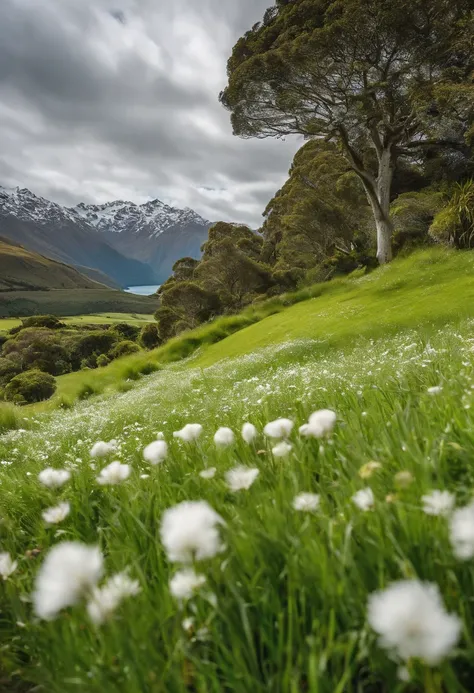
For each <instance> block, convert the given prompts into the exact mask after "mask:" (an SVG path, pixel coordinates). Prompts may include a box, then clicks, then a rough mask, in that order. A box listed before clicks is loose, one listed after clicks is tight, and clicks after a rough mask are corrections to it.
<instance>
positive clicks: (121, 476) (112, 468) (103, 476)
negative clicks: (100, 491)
mask: <svg viewBox="0 0 474 693" xmlns="http://www.w3.org/2000/svg"><path fill="white" fill-rule="evenodd" d="M131 471H132V469H131V467H130V465H129V464H121V463H120V462H111V463H110V464H109V465H107V467H104V468H103V469H102V470H101V472H100V475H99V476H98V477H97V483H98V484H102V486H106V485H114V484H120V483H121V482H122V481H125V479H128V477H129V476H130V473H131Z"/></svg>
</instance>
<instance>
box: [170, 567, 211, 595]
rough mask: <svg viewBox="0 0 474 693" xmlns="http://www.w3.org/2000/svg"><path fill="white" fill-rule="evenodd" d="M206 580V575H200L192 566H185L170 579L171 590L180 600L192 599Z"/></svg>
mask: <svg viewBox="0 0 474 693" xmlns="http://www.w3.org/2000/svg"><path fill="white" fill-rule="evenodd" d="M205 582H206V578H205V577H204V575H198V574H197V573H196V572H195V571H194V570H193V569H192V568H184V569H183V570H179V571H178V572H177V573H175V574H174V575H173V577H172V578H171V580H170V592H171V594H172V595H173V597H175V599H178V600H180V601H184V600H187V599H191V598H192V597H193V596H194V593H195V592H197V591H198V590H199V589H200V588H201V587H202V586H203V585H204V583H205Z"/></svg>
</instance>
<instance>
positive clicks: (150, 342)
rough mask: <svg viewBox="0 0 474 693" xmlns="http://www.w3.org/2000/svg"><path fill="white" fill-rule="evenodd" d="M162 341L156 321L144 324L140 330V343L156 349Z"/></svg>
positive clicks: (146, 347)
mask: <svg viewBox="0 0 474 693" xmlns="http://www.w3.org/2000/svg"><path fill="white" fill-rule="evenodd" d="M160 343H161V339H160V333H159V331H158V325H157V324H156V323H154V322H150V323H148V325H144V326H143V327H142V330H141V332H140V344H141V345H142V347H144V348H145V349H154V348H155V347H157V346H158V345H159V344H160Z"/></svg>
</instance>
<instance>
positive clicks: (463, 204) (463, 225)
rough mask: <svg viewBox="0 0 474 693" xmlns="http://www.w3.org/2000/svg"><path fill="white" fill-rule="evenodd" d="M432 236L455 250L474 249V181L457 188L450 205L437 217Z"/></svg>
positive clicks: (431, 231)
mask: <svg viewBox="0 0 474 693" xmlns="http://www.w3.org/2000/svg"><path fill="white" fill-rule="evenodd" d="M430 234H431V236H432V237H433V238H435V239H436V240H437V241H441V242H442V243H446V244H447V245H452V246H454V247H455V248H473V247H474V180H469V181H466V182H465V183H463V184H458V185H456V186H455V188H454V192H453V195H452V197H451V199H450V200H449V202H448V204H447V205H446V207H444V208H443V209H442V210H441V211H440V212H438V214H437V215H436V216H435V218H434V220H433V223H432V224H431V226H430Z"/></svg>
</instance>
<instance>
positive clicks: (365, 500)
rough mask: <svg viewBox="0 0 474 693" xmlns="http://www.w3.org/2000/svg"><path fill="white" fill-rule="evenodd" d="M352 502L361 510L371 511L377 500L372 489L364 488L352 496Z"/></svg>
mask: <svg viewBox="0 0 474 693" xmlns="http://www.w3.org/2000/svg"><path fill="white" fill-rule="evenodd" d="M352 502H353V503H355V504H356V505H357V507H358V508H359V509H360V510H364V511H367V510H370V509H371V508H373V506H374V503H375V499H374V494H373V492H372V489H371V488H363V489H361V490H360V491H357V493H354V495H353V496H352Z"/></svg>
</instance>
